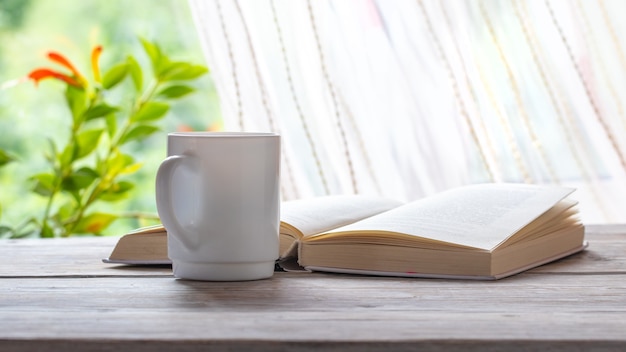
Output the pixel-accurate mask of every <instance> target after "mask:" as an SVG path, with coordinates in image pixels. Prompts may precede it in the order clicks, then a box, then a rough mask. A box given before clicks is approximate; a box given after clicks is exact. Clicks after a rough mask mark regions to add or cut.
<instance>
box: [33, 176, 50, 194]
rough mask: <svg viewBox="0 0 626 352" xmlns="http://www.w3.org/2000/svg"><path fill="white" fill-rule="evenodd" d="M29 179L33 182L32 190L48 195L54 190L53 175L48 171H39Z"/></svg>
mask: <svg viewBox="0 0 626 352" xmlns="http://www.w3.org/2000/svg"><path fill="white" fill-rule="evenodd" d="M30 180H32V181H34V182H35V185H34V186H33V192H35V193H37V194H39V195H41V196H44V197H49V196H51V195H52V193H53V192H54V180H55V177H54V175H53V174H50V173H41V174H37V175H34V176H32V177H30Z"/></svg>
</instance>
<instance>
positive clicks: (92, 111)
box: [84, 103, 119, 121]
mask: <svg viewBox="0 0 626 352" xmlns="http://www.w3.org/2000/svg"><path fill="white" fill-rule="evenodd" d="M118 110H119V108H118V107H116V106H111V105H108V104H106V103H102V104H98V105H94V106H92V107H90V108H89V109H87V111H85V113H84V117H85V120H87V121H88V120H91V119H95V118H98V117H103V116H107V115H109V114H111V113H114V112H116V111H118Z"/></svg>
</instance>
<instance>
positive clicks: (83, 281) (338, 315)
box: [0, 226, 626, 351]
mask: <svg viewBox="0 0 626 352" xmlns="http://www.w3.org/2000/svg"><path fill="white" fill-rule="evenodd" d="M587 237H588V240H589V242H590V247H589V250H587V251H586V252H584V253H581V254H578V255H575V256H572V257H570V258H567V259H564V260H561V261H559V262H556V263H553V264H549V265H546V266H543V267H541V268H537V269H534V270H532V271H529V272H526V273H522V274H519V275H516V276H513V277H510V278H507V279H504V280H501V281H496V282H477V281H454V280H432V279H431V280H424V279H421V280H420V279H399V278H385V277H367V276H350V275H339V274H322V273H276V275H275V276H274V277H273V278H271V279H269V280H260V281H251V282H221V283H220V282H194V281H184V280H176V279H174V278H172V277H171V271H170V270H169V269H165V268H135V267H116V266H111V265H107V264H103V263H101V262H100V260H101V258H102V257H103V256H106V255H108V253H109V252H110V250H111V249H112V246H113V245H114V243H115V240H116V239H115V238H76V239H62V240H61V239H59V240H50V241H48V240H32V241H30V240H27V241H24V240H19V241H4V242H2V243H0V297H2V299H1V300H0V350H15V351H20V350H23V351H28V350H38V349H42V348H45V349H46V350H59V351H65V350H82V351H110V350H119V349H121V350H125V349H129V348H133V349H135V350H139V351H168V350H172V349H175V350H180V351H186V350H189V351H191V350H197V349H201V350H203V349H207V348H211V349H216V350H232V349H250V350H255V351H259V350H261V351H263V350H289V351H293V350H301V351H309V350H317V349H319V348H320V347H323V348H325V349H328V350H337V351H383V350H384V351H388V350H407V351H411V350H418V349H425V348H427V349H430V350H463V351H472V350H476V351H479V350H481V351H482V350H496V349H497V350H509V351H523V350H528V349H533V350H538V349H549V350H554V351H570V350H591V349H603V350H624V349H626V333H624V332H625V331H626V280H625V279H626V270H625V265H626V226H614V227H605V226H601V227H590V228H589V234H588V236H587Z"/></svg>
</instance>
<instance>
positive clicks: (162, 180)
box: [156, 155, 197, 250]
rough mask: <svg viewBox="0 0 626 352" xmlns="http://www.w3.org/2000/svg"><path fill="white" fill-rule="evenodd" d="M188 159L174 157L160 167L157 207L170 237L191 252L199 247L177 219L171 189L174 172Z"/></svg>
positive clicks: (167, 159)
mask: <svg viewBox="0 0 626 352" xmlns="http://www.w3.org/2000/svg"><path fill="white" fill-rule="evenodd" d="M187 158H188V157H187V156H184V155H172V156H169V157H167V158H166V159H165V160H163V162H162V163H161V165H160V166H159V169H158V170H157V174H156V205H157V212H158V213H159V217H160V218H161V223H163V226H164V227H165V230H166V231H167V233H168V236H170V235H171V236H172V237H175V238H176V239H177V240H179V241H180V242H181V243H182V244H183V246H185V247H186V248H187V250H191V249H193V248H195V247H197V245H196V244H195V243H193V242H192V241H191V240H190V239H189V237H188V236H187V235H185V234H186V233H187V231H185V229H184V228H183V226H182V225H181V224H180V222H178V220H177V219H176V215H175V213H174V207H173V200H172V188H171V187H170V185H171V184H172V179H173V176H174V171H175V170H176V168H177V167H178V165H180V164H182V163H183V162H184V161H185V160H186V159H187ZM170 230H171V231H170Z"/></svg>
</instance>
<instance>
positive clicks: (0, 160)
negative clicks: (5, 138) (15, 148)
mask: <svg viewBox="0 0 626 352" xmlns="http://www.w3.org/2000/svg"><path fill="white" fill-rule="evenodd" d="M14 160H15V157H14V156H12V155H11V154H9V153H7V152H6V151H4V150H3V149H0V166H4V165H6V164H8V163H10V162H11V161H14Z"/></svg>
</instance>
